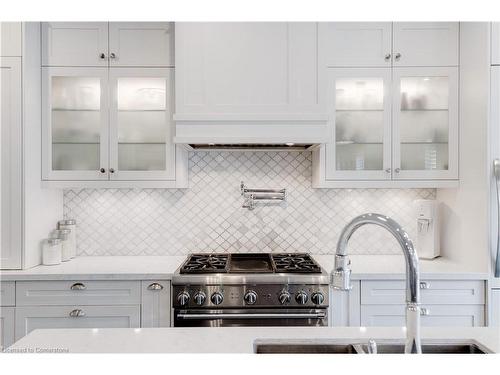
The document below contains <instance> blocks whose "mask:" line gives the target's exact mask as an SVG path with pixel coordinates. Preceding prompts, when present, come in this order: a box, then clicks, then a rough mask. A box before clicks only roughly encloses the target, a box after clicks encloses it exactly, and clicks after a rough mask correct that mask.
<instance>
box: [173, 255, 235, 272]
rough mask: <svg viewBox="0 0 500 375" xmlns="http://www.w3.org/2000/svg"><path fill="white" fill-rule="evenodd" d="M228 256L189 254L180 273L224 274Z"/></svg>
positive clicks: (226, 269)
mask: <svg viewBox="0 0 500 375" xmlns="http://www.w3.org/2000/svg"><path fill="white" fill-rule="evenodd" d="M228 260H229V254H191V255H190V256H189V258H188V259H187V260H186V261H185V262H184V264H183V265H182V267H181V270H180V273H226V272H227V271H228V263H229V262H228Z"/></svg>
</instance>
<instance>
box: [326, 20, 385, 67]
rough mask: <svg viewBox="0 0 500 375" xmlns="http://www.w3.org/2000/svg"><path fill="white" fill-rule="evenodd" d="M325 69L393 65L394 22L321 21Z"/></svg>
mask: <svg viewBox="0 0 500 375" xmlns="http://www.w3.org/2000/svg"><path fill="white" fill-rule="evenodd" d="M318 49H319V53H320V56H321V57H320V62H321V66H322V67H387V66H389V67H390V66H391V64H392V59H391V50H392V23H391V22H320V23H319V24H318Z"/></svg>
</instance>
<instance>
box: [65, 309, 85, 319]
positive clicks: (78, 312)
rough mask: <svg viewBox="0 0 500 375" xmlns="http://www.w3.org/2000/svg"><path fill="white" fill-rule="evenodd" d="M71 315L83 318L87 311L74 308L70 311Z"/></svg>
mask: <svg viewBox="0 0 500 375" xmlns="http://www.w3.org/2000/svg"><path fill="white" fill-rule="evenodd" d="M69 316H71V317H72V318H81V317H82V316H85V312H84V311H83V310H80V309H74V310H72V311H70V313H69Z"/></svg>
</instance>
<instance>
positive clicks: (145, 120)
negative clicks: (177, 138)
mask: <svg viewBox="0 0 500 375" xmlns="http://www.w3.org/2000/svg"><path fill="white" fill-rule="evenodd" d="M173 77H174V72H173V69H172V68H164V69H163V68H151V69H140V68H137V69H136V68H116V69H110V78H109V79H110V81H109V83H110V90H111V95H110V98H111V104H110V168H109V171H110V179H115V180H155V179H156V180H168V179H174V178H175V146H174V144H173V143H172V137H173V124H172V111H173V105H174V103H173V97H172V93H173Z"/></svg>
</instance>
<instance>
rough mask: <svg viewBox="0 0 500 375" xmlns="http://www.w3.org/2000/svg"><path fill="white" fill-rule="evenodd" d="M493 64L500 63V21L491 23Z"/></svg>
mask: <svg viewBox="0 0 500 375" xmlns="http://www.w3.org/2000/svg"><path fill="white" fill-rule="evenodd" d="M491 65H500V22H492V23H491Z"/></svg>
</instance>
